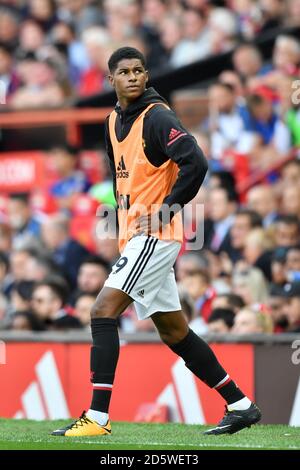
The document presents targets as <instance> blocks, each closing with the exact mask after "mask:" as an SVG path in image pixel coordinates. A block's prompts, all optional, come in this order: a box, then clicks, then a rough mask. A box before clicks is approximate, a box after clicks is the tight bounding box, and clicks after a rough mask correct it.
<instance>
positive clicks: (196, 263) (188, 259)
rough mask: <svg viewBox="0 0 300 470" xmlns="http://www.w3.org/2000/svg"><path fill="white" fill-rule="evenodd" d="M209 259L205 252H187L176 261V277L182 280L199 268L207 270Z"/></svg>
mask: <svg viewBox="0 0 300 470" xmlns="http://www.w3.org/2000/svg"><path fill="white" fill-rule="evenodd" d="M207 268H208V260H207V259H206V257H205V255H204V254H203V253H195V252H190V251H188V252H186V253H183V254H182V255H181V256H180V257H179V258H178V259H177V261H176V278H177V280H178V281H182V280H183V279H184V278H185V277H186V276H188V275H189V274H190V273H191V272H194V271H197V270H202V269H203V270H207Z"/></svg>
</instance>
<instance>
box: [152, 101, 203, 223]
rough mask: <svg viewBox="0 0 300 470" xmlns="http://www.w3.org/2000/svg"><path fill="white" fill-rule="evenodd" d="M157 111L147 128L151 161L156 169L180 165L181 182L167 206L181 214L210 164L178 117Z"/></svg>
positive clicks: (177, 181)
mask: <svg viewBox="0 0 300 470" xmlns="http://www.w3.org/2000/svg"><path fill="white" fill-rule="evenodd" d="M154 110H155V112H153V113H151V116H149V118H148V120H147V121H148V122H147V121H146V122H147V125H146V126H145V133H144V138H145V144H146V152H147V158H148V159H149V160H150V162H151V163H152V164H154V165H155V166H160V164H162V163H164V161H166V160H168V159H171V160H172V161H174V162H175V163H176V164H177V165H178V167H179V172H178V177H177V180H176V182H175V184H174V186H173V187H172V189H171V192H170V193H169V194H168V195H167V196H166V197H165V199H164V201H163V204H165V205H168V206H169V207H171V206H174V205H176V207H178V211H179V210H180V209H182V208H183V206H184V205H185V204H187V203H188V202H189V201H191V200H192V199H193V198H194V197H195V196H196V194H197V193H198V191H199V188H200V186H201V184H202V183H203V180H204V177H205V175H206V172H207V170H208V164H207V161H206V158H205V156H204V154H203V152H202V150H201V149H200V147H199V146H198V144H197V142H196V140H195V138H194V137H193V136H192V135H191V134H189V132H188V131H187V130H186V129H185V128H184V127H183V126H182V124H181V123H180V121H179V120H178V118H177V117H176V115H175V113H174V112H173V111H170V110H167V109H166V108H163V107H161V106H159V107H158V106H157V107H155V108H153V111H154ZM147 147H148V149H147ZM147 150H148V151H147ZM173 216H174V214H173Z"/></svg>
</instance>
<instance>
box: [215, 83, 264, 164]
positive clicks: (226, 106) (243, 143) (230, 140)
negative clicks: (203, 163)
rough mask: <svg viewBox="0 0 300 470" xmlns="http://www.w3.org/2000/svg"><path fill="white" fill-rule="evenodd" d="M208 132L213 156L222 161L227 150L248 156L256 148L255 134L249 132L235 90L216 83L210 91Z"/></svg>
mask: <svg viewBox="0 0 300 470" xmlns="http://www.w3.org/2000/svg"><path fill="white" fill-rule="evenodd" d="M208 98H209V117H208V130H209V132H210V137H211V155H212V157H213V158H214V159H217V160H220V159H221V158H222V157H223V156H224V152H225V151H226V150H229V149H231V150H235V151H237V152H238V153H244V154H247V153H248V152H250V150H251V149H252V148H253V146H254V142H255V139H254V136H253V132H248V131H247V130H246V127H245V123H244V119H243V117H242V115H241V112H240V109H239V107H238V100H237V96H236V94H235V90H234V88H233V87H232V86H231V85H230V84H228V83H223V82H220V81H219V82H216V83H214V84H213V85H211V86H210V88H209V90H208Z"/></svg>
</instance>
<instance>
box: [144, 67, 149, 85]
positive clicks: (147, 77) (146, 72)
mask: <svg viewBox="0 0 300 470" xmlns="http://www.w3.org/2000/svg"><path fill="white" fill-rule="evenodd" d="M145 74H146V83H148V81H149V72H148V70H145Z"/></svg>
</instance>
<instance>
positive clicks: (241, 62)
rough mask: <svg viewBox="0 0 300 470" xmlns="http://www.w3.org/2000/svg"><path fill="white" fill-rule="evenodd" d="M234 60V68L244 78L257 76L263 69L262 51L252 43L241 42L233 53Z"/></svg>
mask: <svg viewBox="0 0 300 470" xmlns="http://www.w3.org/2000/svg"><path fill="white" fill-rule="evenodd" d="M232 61H233V66H234V69H235V70H236V72H237V73H238V74H239V75H240V77H242V78H243V80H246V79H248V78H251V77H256V76H257V75H260V73H261V72H262V71H263V61H262V56H261V53H260V51H259V49H257V47H255V46H254V45H252V44H241V45H240V46H238V47H237V48H236V49H235V51H234V53H233V56H232Z"/></svg>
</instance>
